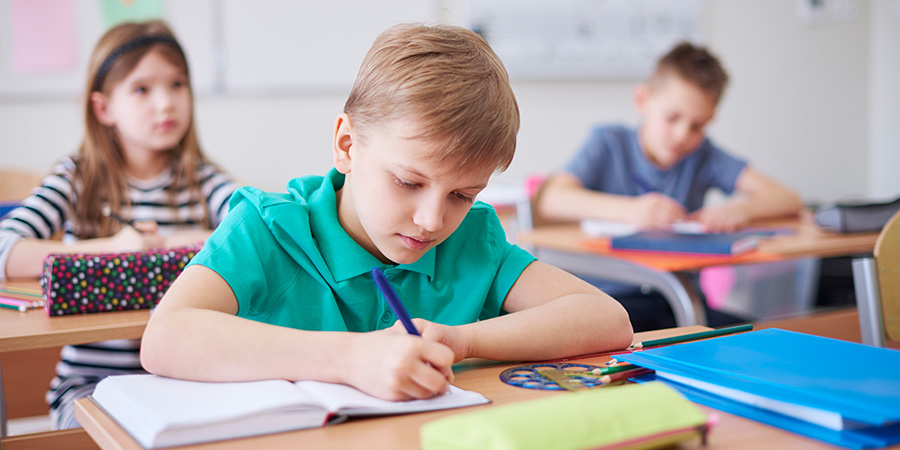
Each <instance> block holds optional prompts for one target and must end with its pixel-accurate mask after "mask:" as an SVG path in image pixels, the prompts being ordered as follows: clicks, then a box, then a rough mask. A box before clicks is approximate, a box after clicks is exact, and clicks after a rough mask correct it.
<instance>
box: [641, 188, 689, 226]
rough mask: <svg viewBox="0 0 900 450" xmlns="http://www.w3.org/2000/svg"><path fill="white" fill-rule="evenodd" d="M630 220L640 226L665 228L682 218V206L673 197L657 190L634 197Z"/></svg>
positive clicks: (683, 212) (683, 214)
mask: <svg viewBox="0 0 900 450" xmlns="http://www.w3.org/2000/svg"><path fill="white" fill-rule="evenodd" d="M630 217H631V218H632V219H631V221H632V222H633V223H635V224H637V225H638V226H639V227H640V228H650V229H656V228H666V227H668V226H669V225H672V224H673V223H675V222H677V221H679V220H683V219H684V217H685V210H684V207H683V206H681V204H680V203H678V202H677V201H675V199H673V198H671V197H668V196H665V195H663V194H660V193H657V192H650V193H647V194H644V195H641V196H639V197H636V198H635V199H634V203H632V208H631V214H630Z"/></svg>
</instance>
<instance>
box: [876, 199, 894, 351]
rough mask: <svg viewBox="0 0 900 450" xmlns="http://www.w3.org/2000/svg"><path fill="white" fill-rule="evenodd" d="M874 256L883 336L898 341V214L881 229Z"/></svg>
mask: <svg viewBox="0 0 900 450" xmlns="http://www.w3.org/2000/svg"><path fill="white" fill-rule="evenodd" d="M874 254H875V265H876V268H877V272H878V284H879V291H880V293H881V310H882V317H883V321H884V334H885V335H886V336H887V339H888V340H891V341H900V212H897V213H896V214H894V215H893V216H892V217H891V218H890V219H889V220H888V222H887V224H886V225H885V226H884V228H882V229H881V234H879V235H878V241H876V242H875V251H874Z"/></svg>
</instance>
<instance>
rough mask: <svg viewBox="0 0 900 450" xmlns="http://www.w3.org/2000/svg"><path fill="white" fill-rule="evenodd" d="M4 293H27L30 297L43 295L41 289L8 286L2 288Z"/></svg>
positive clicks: (1, 290) (0, 289) (0, 290)
mask: <svg viewBox="0 0 900 450" xmlns="http://www.w3.org/2000/svg"><path fill="white" fill-rule="evenodd" d="M0 293H2V294H14V295H27V296H28V297H43V294H41V291H40V290H39V289H26V288H16V287H11V286H7V287H5V288H0Z"/></svg>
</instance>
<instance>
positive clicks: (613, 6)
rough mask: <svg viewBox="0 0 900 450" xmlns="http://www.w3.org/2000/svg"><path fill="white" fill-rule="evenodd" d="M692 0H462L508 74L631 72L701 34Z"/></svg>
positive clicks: (551, 76) (545, 76) (543, 76)
mask: <svg viewBox="0 0 900 450" xmlns="http://www.w3.org/2000/svg"><path fill="white" fill-rule="evenodd" d="M700 7H701V5H700V1H699V0H553V1H544V0H470V1H469V3H468V5H467V8H468V26H469V27H470V28H471V29H473V30H475V31H477V32H479V33H481V34H482V35H483V36H484V37H485V39H487V41H488V42H489V43H490V44H491V47H492V48H493V49H494V51H495V52H497V55H498V56H499V57H500V59H502V60H503V63H504V64H505V65H506V68H507V70H508V71H509V74H510V78H511V79H513V80H576V79H590V80H597V79H638V78H644V77H646V76H647V75H649V74H650V72H651V70H652V69H653V67H654V65H655V62H656V60H657V59H658V58H659V57H660V56H662V55H663V54H664V53H666V52H667V51H668V50H669V49H671V48H672V47H673V46H674V45H675V44H676V43H678V42H680V41H682V40H688V41H691V42H698V41H702V38H703V36H702V33H701V26H700V25H701V14H700V9H701V8H700Z"/></svg>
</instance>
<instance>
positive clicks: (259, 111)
mask: <svg viewBox="0 0 900 450" xmlns="http://www.w3.org/2000/svg"><path fill="white" fill-rule="evenodd" d="M853 3H854V4H855V2H853ZM448 5H451V8H452V5H453V2H449V3H448ZM796 5H797V3H796V2H785V1H782V0H760V1H754V2H746V1H740V0H708V1H706V2H703V11H704V16H705V23H706V33H705V34H706V36H707V42H708V44H709V46H710V47H711V48H712V49H713V50H714V51H716V52H718V53H719V54H720V55H721V58H722V60H723V62H724V63H725V65H726V67H727V68H728V69H729V71H730V73H731V75H732V83H731V86H730V87H729V91H728V92H727V93H726V96H725V98H724V99H723V101H722V103H721V107H720V109H719V112H718V116H717V118H716V120H715V122H714V123H713V124H712V126H711V128H710V134H711V136H712V137H713V139H714V140H715V141H716V142H718V143H719V144H720V145H722V146H723V147H725V148H726V149H729V150H731V151H732V152H733V153H735V154H737V155H739V156H742V157H745V158H748V159H750V160H751V162H752V163H753V165H754V166H756V167H758V168H759V169H761V170H763V171H764V172H766V173H769V174H771V175H772V176H773V177H775V178H777V179H779V180H781V181H783V182H785V183H787V184H789V185H791V186H793V187H794V188H796V189H798V190H799V191H800V192H801V194H802V195H803V196H804V198H805V199H806V200H807V201H810V202H819V201H828V200H836V199H846V198H852V197H860V196H868V195H876V194H878V195H886V194H885V193H888V194H889V193H892V192H893V193H897V192H900V181H898V180H900V177H896V176H893V174H892V173H890V172H892V171H891V170H890V169H888V168H887V166H888V165H889V164H893V166H892V167H900V165H898V164H897V158H898V156H897V154H898V153H900V152H898V151H897V149H898V148H900V136H897V132H896V130H895V129H896V126H893V127H891V126H888V123H890V124H896V119H897V117H898V113H897V108H898V106H897V105H898V104H900V101H897V100H891V99H894V98H896V97H897V90H898V89H900V88H898V86H897V83H896V82H895V81H894V80H896V79H898V78H900V77H898V76H897V73H898V65H900V52H898V51H897V44H896V43H897V42H898V40H897V37H896V36H897V29H898V27H900V15H898V14H895V10H896V9H897V1H896V0H874V1H873V2H868V1H861V2H859V3H858V4H857V6H858V11H857V13H856V14H855V16H853V17H852V18H849V19H846V20H841V21H834V22H830V23H826V24H823V25H819V26H806V25H803V23H802V22H801V20H800V19H799V18H798V15H797V13H796ZM879 12H882V13H883V14H879ZM447 17H451V18H452V17H453V14H452V11H451V14H449V15H448V16H447ZM176 31H177V30H176ZM341 56H342V55H335V58H340V57H341ZM0 82H2V80H0ZM634 86H635V81H633V80H619V81H580V82H537V81H532V82H515V83H514V84H513V88H514V90H515V92H516V95H517V98H518V101H519V107H520V110H521V114H522V128H521V131H520V134H519V149H518V153H517V156H516V160H515V161H514V162H513V164H512V166H511V167H510V169H509V171H508V172H507V173H505V174H502V175H500V176H498V180H500V181H503V182H519V181H521V180H523V179H524V178H525V177H527V176H528V175H530V174H533V173H537V172H545V171H548V170H553V169H555V168H558V167H560V166H561V165H563V164H564V163H565V161H566V160H567V159H568V158H569V156H570V155H571V154H572V152H574V151H575V149H576V148H577V147H578V146H579V144H580V142H581V141H582V139H583V138H584V136H585V135H586V133H587V131H588V128H589V127H590V126H591V124H594V123H597V122H607V121H620V122H626V123H635V121H636V120H637V116H636V115H635V113H634V112H633V109H632V104H631V96H632V90H633V88H634ZM348 90H349V86H347V87H346V88H335V89H326V90H322V91H309V90H308V91H293V92H290V91H288V92H284V93H277V92H270V93H261V94H252V93H231V94H229V93H226V94H217V95H210V94H206V95H201V96H199V98H198V99H197V105H196V109H197V120H198V127H199V132H200V137H201V142H202V143H203V145H204V147H205V149H206V151H207V153H208V154H209V156H211V157H212V158H214V159H215V160H216V161H217V162H219V163H220V164H221V165H222V166H224V167H225V168H227V169H229V170H230V171H232V172H233V173H234V174H235V175H236V176H237V177H238V178H239V179H241V180H242V181H243V182H245V183H247V184H252V185H256V186H260V187H263V188H266V189H272V190H282V189H283V187H284V184H285V183H286V182H287V180H288V179H290V178H291V177H293V176H296V175H301V174H306V173H322V172H324V171H326V170H327V169H328V168H330V167H331V155H330V142H331V132H332V128H333V121H334V117H335V115H336V114H338V113H339V112H340V111H341V108H342V106H343V102H344V100H345V98H346V94H347V91H348ZM81 132H82V130H81V111H80V105H79V104H78V102H77V101H76V100H75V99H73V98H71V97H70V98H66V97H64V96H63V97H60V96H55V97H54V96H51V97H46V98H41V97H35V98H10V97H2V96H0V168H9V167H21V168H27V169H31V170H35V171H41V172H43V171H46V170H47V169H48V168H49V165H50V164H51V163H52V161H54V160H56V159H57V158H59V157H61V156H63V155H65V154H67V153H70V152H72V151H74V149H75V148H76V146H77V145H78V142H79V140H80V136H81Z"/></svg>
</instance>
